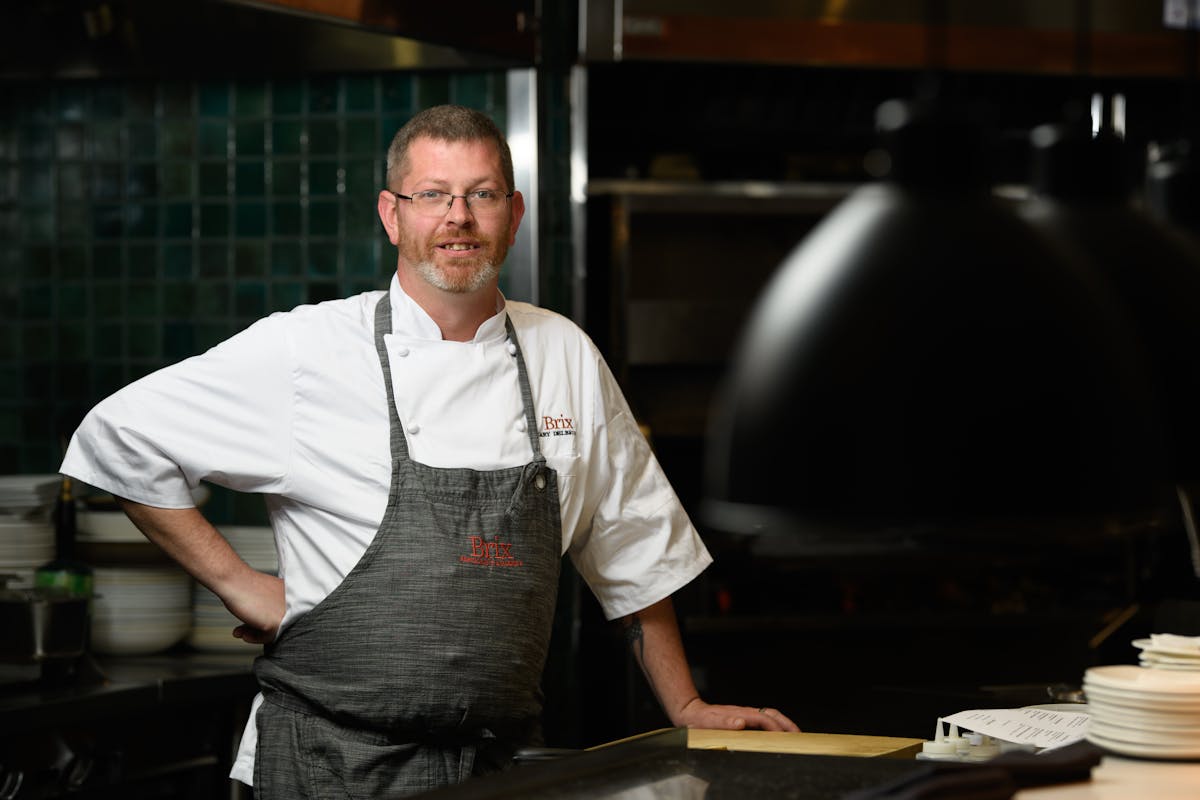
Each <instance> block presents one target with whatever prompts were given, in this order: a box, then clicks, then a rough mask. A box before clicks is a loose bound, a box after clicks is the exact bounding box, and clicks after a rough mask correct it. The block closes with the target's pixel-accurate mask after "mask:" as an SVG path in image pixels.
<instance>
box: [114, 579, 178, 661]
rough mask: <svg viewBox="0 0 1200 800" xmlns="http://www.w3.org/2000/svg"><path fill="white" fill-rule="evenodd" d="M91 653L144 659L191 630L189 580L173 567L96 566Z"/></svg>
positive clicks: (166, 647)
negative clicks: (140, 656) (141, 657)
mask: <svg viewBox="0 0 1200 800" xmlns="http://www.w3.org/2000/svg"><path fill="white" fill-rule="evenodd" d="M94 574H95V593H96V597H95V601H94V603H93V605H92V649H93V650H95V651H96V652H98V653H106V654H109V655H149V654H151V653H158V652H161V651H163V650H166V649H168V648H170V647H171V646H172V645H175V644H177V643H178V642H180V641H182V640H183V639H184V638H185V637H186V636H187V635H188V631H190V630H191V627H192V579H191V577H189V576H188V574H187V573H186V572H184V571H183V570H181V569H179V568H178V567H174V566H167V567H153V566H124V567H96V568H95V570H94Z"/></svg>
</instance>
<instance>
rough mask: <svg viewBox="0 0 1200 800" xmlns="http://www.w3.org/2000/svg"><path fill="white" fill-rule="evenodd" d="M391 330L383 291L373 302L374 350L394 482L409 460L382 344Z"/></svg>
mask: <svg viewBox="0 0 1200 800" xmlns="http://www.w3.org/2000/svg"><path fill="white" fill-rule="evenodd" d="M391 332H392V301H391V292H386V291H385V292H384V293H383V297H381V298H379V302H378V303H376V304H375V350H376V352H378V353H379V364H380V365H381V366H382V367H383V385H384V386H385V387H386V388H387V406H388V428H389V430H390V432H391V440H392V442H391V444H392V482H393V484H394V483H395V482H396V479H397V476H398V474H399V472H398V470H399V466H400V464H402V463H404V462H406V461H408V460H409V456H408V442H407V441H406V440H405V438H404V428H403V427H402V426H401V425H400V415H399V414H397V413H396V395H395V393H394V392H393V391H392V363H391V360H390V359H389V358H388V351H387V345H386V344H384V341H383V336H384V334H387V333H391Z"/></svg>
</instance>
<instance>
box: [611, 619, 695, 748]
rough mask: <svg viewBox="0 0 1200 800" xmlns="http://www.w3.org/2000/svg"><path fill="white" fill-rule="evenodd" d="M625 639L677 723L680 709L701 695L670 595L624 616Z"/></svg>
mask: <svg viewBox="0 0 1200 800" xmlns="http://www.w3.org/2000/svg"><path fill="white" fill-rule="evenodd" d="M622 624H623V625H624V627H625V640H626V643H627V644H628V645H629V648H630V651H631V652H632V653H633V657H634V658H635V659H636V660H637V662H638V666H639V667H641V669H642V673H643V674H644V675H645V676H646V681H647V683H649V684H650V689H651V691H653V692H654V695H655V697H657V698H658V702H659V705H661V706H662V708H663V711H665V712H666V714H667V716H668V717H669V718H670V720H671V722H672V723H673V724H679V721H680V712H681V711H682V710H683V709H684V708H685V707H686V706H687V704H688V703H690V702H692V701H693V700H696V699H697V698H699V696H700V695H699V693H698V692H697V691H696V684H695V682H694V681H693V680H692V673H691V670H690V668H689V667H688V663H687V656H686V655H685V654H684V651H683V641H682V639H681V638H680V636H679V623H678V621H677V620H676V619H675V607H674V605H673V604H672V603H671V598H670V597H667V598H665V599H663V600H660V601H659V602H657V603H655V604H654V605H652V606H649V607H648V608H645V609H642V610H641V611H638V612H636V613H634V614H630V615H629V616H628V617H625V618H624V619H622Z"/></svg>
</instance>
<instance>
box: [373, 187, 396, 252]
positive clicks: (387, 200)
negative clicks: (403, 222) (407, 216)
mask: <svg viewBox="0 0 1200 800" xmlns="http://www.w3.org/2000/svg"><path fill="white" fill-rule="evenodd" d="M399 202H400V200H399V199H398V198H397V197H396V195H394V194H392V193H391V192H389V191H388V190H387V189H384V190H383V191H381V192H380V193H379V199H378V200H376V202H375V209H376V210H377V211H378V212H379V221H380V222H382V223H383V229H384V230H385V231H387V235H388V241H389V242H391V243H392V244H394V245H396V246H399V245H400V218H399V217H398V216H397V213H398V212H397V209H396V204H397V203H399Z"/></svg>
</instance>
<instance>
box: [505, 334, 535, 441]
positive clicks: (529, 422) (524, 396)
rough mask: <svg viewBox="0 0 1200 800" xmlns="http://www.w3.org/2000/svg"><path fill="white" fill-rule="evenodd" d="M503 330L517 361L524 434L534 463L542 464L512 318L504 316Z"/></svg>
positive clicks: (530, 395)
mask: <svg viewBox="0 0 1200 800" xmlns="http://www.w3.org/2000/svg"><path fill="white" fill-rule="evenodd" d="M504 329H505V330H507V331H508V342H509V344H511V345H512V346H513V348H514V350H513V355H514V356H516V359H517V380H518V382H520V384H521V403H522V404H523V405H524V406H525V432H526V433H528V434H529V447H530V449H531V450H533V458H534V460H535V461H538V462H542V461H545V459H544V458H543V457H542V442H541V437H540V436H538V428H537V418H536V417H535V416H534V413H533V391H532V390H531V389H530V388H529V373H528V372H526V370H525V356H524V355H522V354H521V343H520V342H519V341H517V332H516V330H515V329H514V328H513V324H512V317H510V316H509V315H508V313H507V312H505V314H504Z"/></svg>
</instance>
